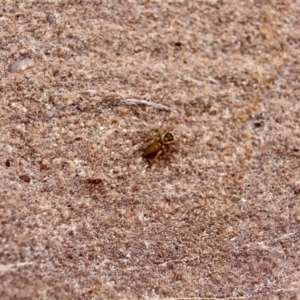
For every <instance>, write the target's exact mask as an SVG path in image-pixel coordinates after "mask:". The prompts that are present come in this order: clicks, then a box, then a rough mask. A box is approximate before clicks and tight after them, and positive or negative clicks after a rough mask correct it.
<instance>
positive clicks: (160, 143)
mask: <svg viewBox="0 0 300 300" xmlns="http://www.w3.org/2000/svg"><path fill="white" fill-rule="evenodd" d="M174 143H175V139H174V135H173V133H172V132H170V131H167V130H165V131H163V132H160V133H159V134H158V135H156V136H154V137H153V138H152V139H151V141H150V142H148V143H147V144H146V146H145V147H144V148H143V149H142V150H143V152H144V153H143V157H145V158H146V159H147V160H148V162H149V167H151V165H152V164H153V162H154V161H155V160H156V159H157V158H158V157H159V156H160V155H161V154H165V155H167V154H168V153H167V148H168V147H169V146H170V145H171V144H174Z"/></svg>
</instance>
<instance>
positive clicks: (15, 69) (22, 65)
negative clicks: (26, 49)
mask: <svg viewBox="0 0 300 300" xmlns="http://www.w3.org/2000/svg"><path fill="white" fill-rule="evenodd" d="M34 65H35V63H34V61H33V60H32V59H30V58H24V59H21V60H18V61H16V62H14V63H12V64H10V65H9V66H8V67H7V70H8V72H11V73H20V72H24V71H25V70H27V69H31V68H33V67H34Z"/></svg>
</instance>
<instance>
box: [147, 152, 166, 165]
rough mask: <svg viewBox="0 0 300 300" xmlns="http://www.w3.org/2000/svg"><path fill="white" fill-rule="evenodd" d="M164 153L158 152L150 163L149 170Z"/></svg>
mask: <svg viewBox="0 0 300 300" xmlns="http://www.w3.org/2000/svg"><path fill="white" fill-rule="evenodd" d="M162 153H163V151H161V150H160V151H158V152H157V154H156V155H155V156H154V158H153V159H152V160H151V161H149V165H148V168H150V167H151V166H152V164H153V163H154V161H155V160H156V159H157V158H158V157H159V156H160V155H161V154H162Z"/></svg>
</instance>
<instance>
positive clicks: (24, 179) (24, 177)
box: [19, 174, 31, 183]
mask: <svg viewBox="0 0 300 300" xmlns="http://www.w3.org/2000/svg"><path fill="white" fill-rule="evenodd" d="M19 178H20V179H21V180H23V181H25V182H27V183H29V182H30V180H31V179H30V177H29V176H28V175H27V174H24V175H21V176H19Z"/></svg>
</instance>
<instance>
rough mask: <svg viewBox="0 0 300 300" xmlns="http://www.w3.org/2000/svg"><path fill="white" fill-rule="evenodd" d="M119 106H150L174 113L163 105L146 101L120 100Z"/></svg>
mask: <svg viewBox="0 0 300 300" xmlns="http://www.w3.org/2000/svg"><path fill="white" fill-rule="evenodd" d="M120 103H121V104H124V105H142V106H151V107H154V108H157V109H160V110H165V111H175V112H176V110H174V109H172V108H170V107H168V106H166V105H163V104H161V103H155V102H152V101H148V100H139V99H124V100H120Z"/></svg>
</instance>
